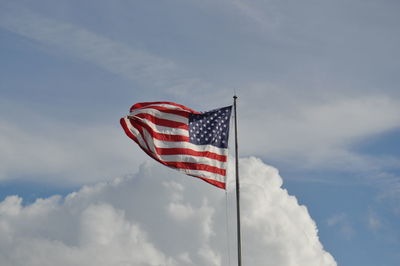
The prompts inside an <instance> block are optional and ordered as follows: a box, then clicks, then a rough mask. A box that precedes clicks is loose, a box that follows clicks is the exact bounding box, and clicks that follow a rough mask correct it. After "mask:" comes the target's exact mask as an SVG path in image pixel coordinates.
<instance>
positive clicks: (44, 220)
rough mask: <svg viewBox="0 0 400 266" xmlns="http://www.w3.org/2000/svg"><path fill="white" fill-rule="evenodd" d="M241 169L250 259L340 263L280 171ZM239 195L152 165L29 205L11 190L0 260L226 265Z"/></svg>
mask: <svg viewBox="0 0 400 266" xmlns="http://www.w3.org/2000/svg"><path fill="white" fill-rule="evenodd" d="M240 167H241V170H242V180H243V191H242V195H243V201H242V204H243V208H242V211H243V213H242V217H243V260H244V263H245V264H249V265H254V266H258V265H260V266H261V265H263V266H268V265H271V266H272V265H282V266H289V265H309V266H334V265H337V264H336V262H335V260H334V258H333V257H332V256H331V255H330V254H329V253H328V252H327V251H325V250H324V249H323V246H322V244H321V243H320V241H319V238H318V235H317V232H318V230H317V227H316V224H315V222H314V221H313V220H312V219H311V217H310V216H309V213H308V211H307V208H306V207H305V206H300V205H299V204H298V202H297V200H296V198H295V197H293V196H290V195H288V193H287V191H286V190H284V189H282V188H281V185H282V179H281V177H280V176H279V175H278V172H277V170H276V169H274V168H273V167H270V166H267V165H265V164H264V163H263V162H262V161H261V160H259V159H256V158H245V159H242V160H241V162H240ZM230 180H233V178H230ZM229 187H230V188H232V184H230V186H229ZM233 193H234V192H233V191H232V190H231V189H230V190H228V194H227V200H228V202H229V203H228V204H226V203H225V200H226V199H225V193H224V192H223V191H221V190H219V189H216V188H213V187H211V186H210V185H208V184H206V183H204V182H202V181H200V180H195V179H194V178H192V177H187V176H182V175H177V174H176V173H175V172H172V170H170V171H165V169H164V168H162V166H158V165H149V164H147V165H142V166H141V167H140V170H139V172H138V173H136V174H135V175H133V176H131V177H128V178H121V179H115V180H114V181H112V182H109V183H99V184H97V185H93V186H86V187H83V188H82V189H81V190H79V191H77V192H74V193H71V194H69V195H68V196H66V197H65V198H61V197H59V196H53V197H50V198H45V199H37V200H36V202H34V203H32V204H30V205H24V204H23V203H22V199H21V198H20V197H18V196H9V197H7V198H6V199H5V200H4V201H3V202H1V203H0V214H1V215H0V225H1V226H0V232H1V235H2V236H3V237H2V238H1V239H0V244H1V246H2V249H1V250H0V259H1V261H2V262H3V263H5V265H16V266H19V265H21V266H22V265H24V266H33V265H38V264H40V265H55V264H57V265H60V266H64V265H65V266H66V265H107V266H110V265H135V266H137V265H169V266H179V265H182V266H183V265H186V266H187V265H213V266H222V265H228V262H229V261H230V260H231V261H233V260H235V251H234V250H235V247H236V245H235V244H234V241H233V239H235V237H234V231H235V230H233V229H234V224H232V223H230V222H228V221H233V220H234V219H229V218H228V220H226V219H227V217H226V215H225V214H226V211H228V216H233V215H234V211H233V210H234V205H233V199H234V197H233V196H234V195H233ZM154 195H157V196H156V197H155V196H154ZM231 199H232V201H231ZM226 208H227V209H226ZM270 217H274V219H270ZM231 218H233V217H231ZM227 226H228V227H227ZM227 229H228V232H229V235H230V241H229V245H227V235H226V234H227ZM228 246H229V250H230V251H228V250H227V248H228ZM229 254H230V256H231V257H229V258H228V256H229Z"/></svg>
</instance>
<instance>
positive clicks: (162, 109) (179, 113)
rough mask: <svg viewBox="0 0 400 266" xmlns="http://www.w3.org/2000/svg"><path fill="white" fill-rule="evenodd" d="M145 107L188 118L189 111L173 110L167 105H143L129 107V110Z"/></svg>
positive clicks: (144, 108)
mask: <svg viewBox="0 0 400 266" xmlns="http://www.w3.org/2000/svg"><path fill="white" fill-rule="evenodd" d="M146 109H154V110H158V111H160V112H163V113H167V114H173V115H179V116H182V117H184V118H189V114H190V112H188V111H186V110H175V109H170V108H168V107H162V106H151V105H149V106H145V107H142V108H137V109H131V112H133V111H135V110H146Z"/></svg>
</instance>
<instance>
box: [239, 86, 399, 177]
mask: <svg viewBox="0 0 400 266" xmlns="http://www.w3.org/2000/svg"><path fill="white" fill-rule="evenodd" d="M245 93H246V97H243V98H242V99H240V98H239V121H240V122H241V123H240V130H241V131H240V134H241V136H242V138H241V139H240V140H241V147H242V151H243V152H244V153H245V154H259V155H260V156H265V157H268V158H272V159H273V160H280V161H283V162H284V161H286V162H290V163H291V164H292V165H296V166H298V167H304V168H321V167H322V168H330V169H344V170H350V171H353V170H357V171H358V170H360V169H364V170H371V169H372V168H374V167H375V168H379V167H382V166H387V165H385V164H384V161H383V160H382V161H379V157H373V156H367V155H363V154H358V153H357V152H355V151H353V146H354V145H355V144H356V143H358V142H359V141H361V140H365V139H366V138H368V137H371V136H376V135H379V134H381V133H384V132H387V131H390V130H394V129H397V128H398V127H399V125H400V101H399V99H398V98H393V97H389V96H387V95H385V94H365V95H362V96H360V95H354V96H351V97H348V96H345V95H342V94H341V93H339V92H338V93H335V92H329V93H326V95H325V96H323V95H322V94H320V93H317V94H314V95H313V96H312V97H311V98H310V97H309V94H308V93H306V94H305V95H303V96H302V95H301V94H299V93H289V92H288V91H287V90H285V89H284V88H281V87H279V86H276V85H274V84H264V85H263V84H258V85H254V86H253V87H250V88H248V89H246V91H245ZM259 99H265V100H263V102H262V103H261V102H260V101H259ZM386 159H388V158H386ZM392 160H393V158H392ZM389 161H390V160H389ZM395 162H396V160H394V161H393V163H395ZM393 165H395V164H393Z"/></svg>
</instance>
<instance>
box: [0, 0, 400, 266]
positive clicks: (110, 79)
mask: <svg viewBox="0 0 400 266" xmlns="http://www.w3.org/2000/svg"><path fill="white" fill-rule="evenodd" d="M399 9H400V3H399V2H398V1H392V0H384V1H377V0H367V1H365V0H363V1H362V0H348V1H344V0H343V1H342V0H338V1H314V0H306V1H278V0H268V1H258V0H253V1H242V0H232V1H228V0H214V1H209V0H205V1H182V0H171V1H165V0H164V1H162V0H151V1H149V0H147V1H141V0H137V1H127V0H117V1H112V2H110V1H102V0H101V1H84V2H83V1H45V0H40V1H22V0H21V1H6V0H4V1H1V3H0V58H1V61H0V73H1V74H0V75H1V76H0V145H1V148H0V166H1V167H0V196H1V199H0V200H2V201H3V200H4V199H5V198H6V197H7V196H10V195H18V196H20V197H22V198H24V204H26V205H29V204H30V203H33V202H35V200H36V199H38V198H47V197H50V196H52V195H56V194H59V195H63V196H65V195H67V194H69V193H71V192H73V191H77V190H79V189H80V188H81V187H82V186H88V185H95V184H98V183H99V182H112V180H114V179H115V178H117V177H122V176H126V175H130V174H132V173H136V172H137V171H138V169H140V167H141V165H142V164H143V163H144V162H146V163H148V162H149V159H148V158H146V156H145V155H144V154H142V153H141V152H140V151H139V149H138V148H137V147H135V146H134V145H133V144H132V143H130V142H129V140H128V139H127V138H126V137H125V136H124V135H123V132H122V129H120V126H119V122H118V121H119V118H120V117H121V116H124V115H125V114H126V113H127V111H128V109H129V107H130V106H131V105H132V104H133V103H135V102H140V101H156V100H168V101H174V102H178V103H181V104H184V105H186V106H189V107H191V108H193V109H196V110H200V111H206V110H209V109H213V108H216V107H219V106H226V105H229V104H230V103H231V102H232V95H233V93H234V91H236V93H237V94H238V96H239V106H238V108H239V114H238V118H239V137H240V139H239V140H240V151H241V156H243V157H248V156H255V157H257V158H260V159H261V160H262V161H263V162H264V163H265V164H268V165H272V166H274V167H276V168H277V169H278V170H279V172H280V176H281V177H282V178H283V187H284V188H285V189H287V191H288V193H289V194H290V195H294V196H295V197H296V198H297V200H298V202H299V203H300V204H303V205H305V206H307V208H308V210H309V214H310V216H311V218H312V219H313V220H314V221H315V223H316V225H317V228H318V236H319V237H320V242H321V243H322V245H323V246H324V249H325V250H326V251H327V252H329V253H330V254H331V255H332V256H333V257H334V259H335V260H336V262H337V263H338V265H344V266H347V265H348V266H354V265H364V266H376V265H382V266H385V265H388V266H392V265H393V266H394V265H399V263H400V256H399V254H398V250H399V248H400V228H399V227H398V222H399V219H400V208H399V207H398V206H399V201H400V196H399V195H400V194H399V193H400V153H399V143H400V90H399V89H398V84H399V81H400V80H399V77H400V75H399V73H398V69H399V62H400V58H399V57H400V53H399V52H398V47H399V45H400V34H399V33H400V32H399V31H400V28H399V25H400V18H399V16H398V13H399ZM271 219H273V217H271Z"/></svg>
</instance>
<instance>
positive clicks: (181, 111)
mask: <svg viewBox="0 0 400 266" xmlns="http://www.w3.org/2000/svg"><path fill="white" fill-rule="evenodd" d="M231 109H232V106H227V107H223V108H219V109H215V110H212V111H209V112H204V113H200V112H196V111H194V110H192V109H190V108H187V107H185V106H183V105H180V104H176V103H172V102H143V103H137V104H135V105H133V106H132V107H131V109H130V114H129V115H128V116H126V117H124V118H121V120H120V122H121V125H122V127H123V129H124V130H125V133H126V134H127V135H128V137H130V138H131V139H133V140H134V141H135V142H136V143H137V144H138V145H139V146H140V148H142V150H143V151H145V152H146V153H147V154H148V155H149V156H151V157H152V158H153V159H155V160H157V161H158V162H160V163H162V164H164V165H166V166H168V167H171V168H174V169H176V170H179V171H181V172H184V173H185V174H187V175H190V176H194V177H198V178H201V179H203V180H204V181H206V182H208V183H210V184H213V185H215V186H217V187H219V188H225V177H226V167H227V157H228V137H229V122H230V117H231Z"/></svg>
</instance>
